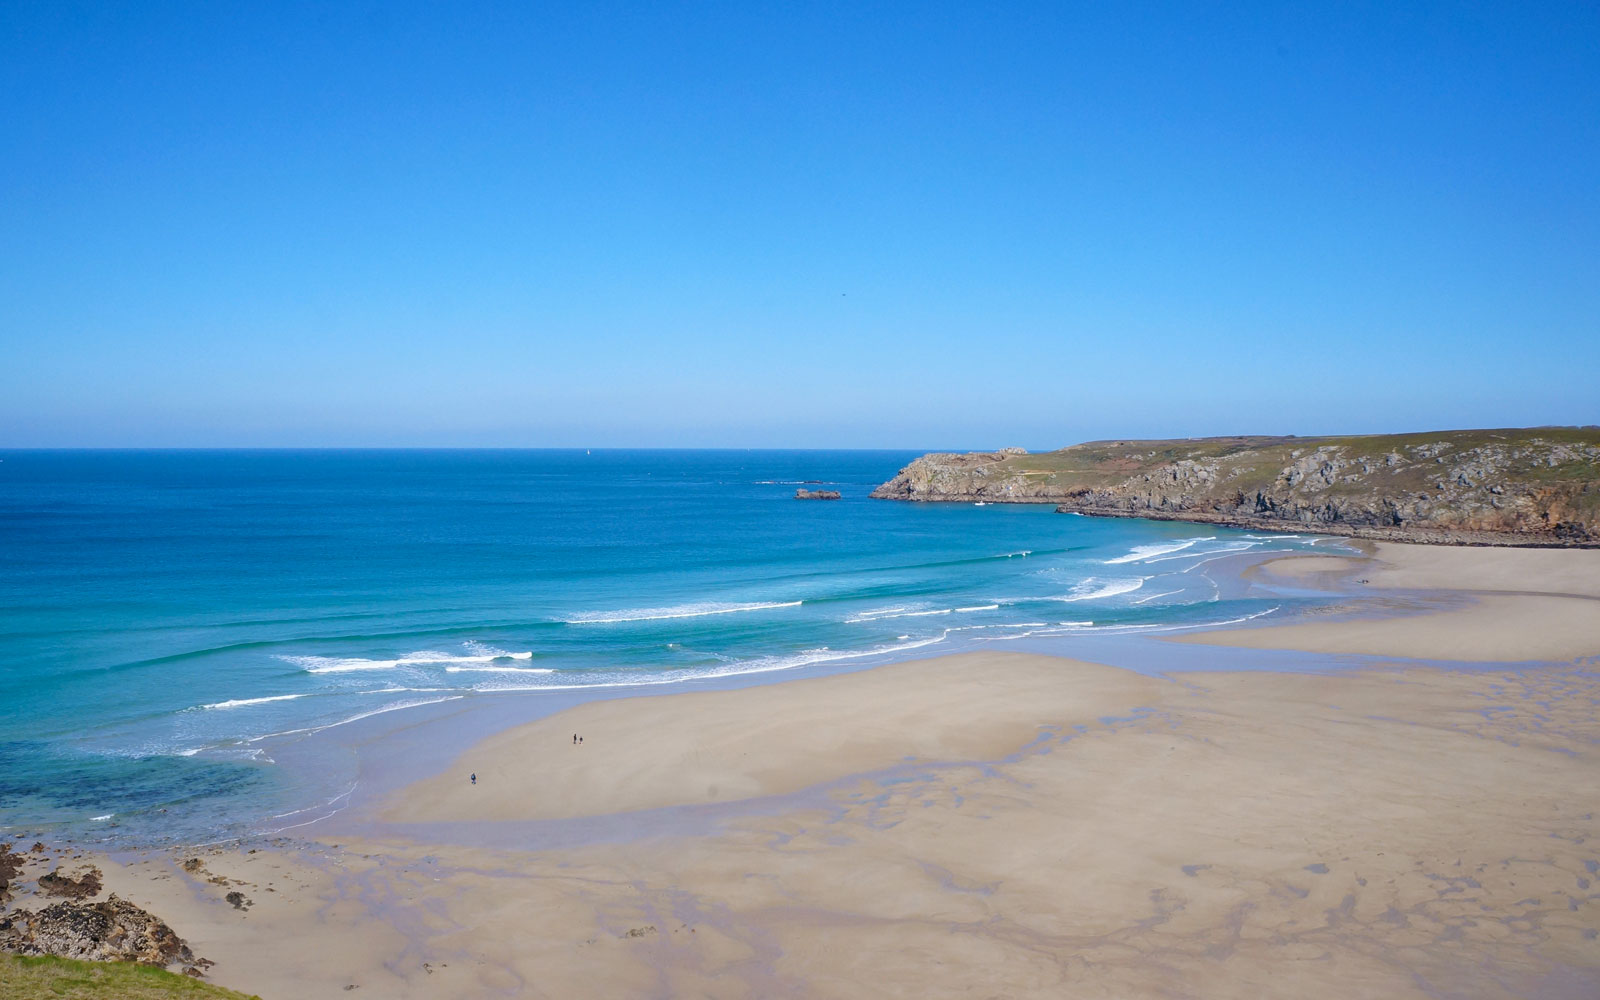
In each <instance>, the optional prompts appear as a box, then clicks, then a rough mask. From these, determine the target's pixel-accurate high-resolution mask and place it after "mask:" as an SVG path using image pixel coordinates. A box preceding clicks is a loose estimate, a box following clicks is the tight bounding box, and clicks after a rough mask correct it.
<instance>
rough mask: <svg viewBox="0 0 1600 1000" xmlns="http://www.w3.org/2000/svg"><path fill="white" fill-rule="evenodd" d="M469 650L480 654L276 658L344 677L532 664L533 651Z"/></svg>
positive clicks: (474, 645)
mask: <svg viewBox="0 0 1600 1000" xmlns="http://www.w3.org/2000/svg"><path fill="white" fill-rule="evenodd" d="M464 645H466V646H467V647H468V648H469V649H474V650H479V651H480V652H475V653H473V654H472V655H469V656H458V655H456V654H454V653H443V652H440V651H438V650H433V649H421V650H417V651H416V652H414V653H407V654H405V655H404V656H398V657H395V658H394V659H392V660H368V659H363V658H361V657H357V656H279V657H278V659H280V660H283V661H284V662H285V663H293V664H294V665H295V666H297V667H299V668H300V669H302V670H304V671H305V672H306V673H308V674H343V673H349V672H351V671H356V670H394V669H396V668H397V667H417V666H441V665H445V664H452V663H493V662H494V661H495V660H531V659H533V653H532V651H529V652H525V653H510V652H504V651H501V650H497V649H493V648H492V647H488V646H484V645H482V644H481V643H465V644H464Z"/></svg>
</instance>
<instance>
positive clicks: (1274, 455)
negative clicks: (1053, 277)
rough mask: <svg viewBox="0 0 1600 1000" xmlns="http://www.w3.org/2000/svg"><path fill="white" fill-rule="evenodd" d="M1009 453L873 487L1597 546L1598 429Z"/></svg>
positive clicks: (1420, 536)
mask: <svg viewBox="0 0 1600 1000" xmlns="http://www.w3.org/2000/svg"><path fill="white" fill-rule="evenodd" d="M1019 451H1020V450H1019V449H1010V448H1008V449H1005V450H1003V451H998V452H977V453H972V454H965V455H956V454H931V455H924V456H923V457H921V458H919V459H917V460H916V461H914V462H912V463H911V464H910V465H908V466H906V467H905V468H904V469H902V470H900V474H899V475H897V476H895V478H894V479H892V480H890V481H889V482H887V483H885V484H883V485H882V486H880V487H878V488H877V489H876V490H873V492H872V496H874V497H877V498H879V499H890V500H949V501H974V502H975V501H980V500H981V501H987V502H991V503H1054V504H1057V505H1058V506H1057V508H1056V509H1057V510H1059V511H1061V512H1063V513H1075V514H1092V515H1100V516H1110V517H1146V518H1154V519H1158V520H1178V521H1199V522H1204V523H1208V524H1225V525H1234V526H1238V527H1247V528H1263V529H1268V530H1280V531H1281V530H1284V529H1291V530H1302V531H1316V532H1319V533H1325V534H1338V535H1354V536H1359V537H1363V538H1381V539H1388V540H1393V541H1410V542H1443V543H1450V544H1468V545H1583V546H1589V545H1600V428H1595V427H1581V428H1577V427H1539V428H1531V429H1523V430H1488V431H1442V432H1432V433H1423V434H1396V435H1375V436H1364V437H1340V438H1331V437H1330V438H1295V437H1229V438H1194V439H1187V440H1176V441H1095V442H1090V443H1088V444H1080V445H1074V446H1072V447H1070V448H1063V449H1061V450H1060V451H1053V452H1044V453H1040V454H1034V455H1028V454H1025V453H1019Z"/></svg>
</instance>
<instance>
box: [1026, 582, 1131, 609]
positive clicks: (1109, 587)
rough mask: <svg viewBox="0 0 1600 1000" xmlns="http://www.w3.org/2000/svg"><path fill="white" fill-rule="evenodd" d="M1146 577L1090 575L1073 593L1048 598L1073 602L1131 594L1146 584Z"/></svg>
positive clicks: (1074, 588) (1073, 589)
mask: <svg viewBox="0 0 1600 1000" xmlns="http://www.w3.org/2000/svg"><path fill="white" fill-rule="evenodd" d="M1144 580H1145V578H1144V577H1142V576H1139V577H1132V578H1127V579H1119V580H1101V579H1099V578H1098V577H1093V576H1091V577H1089V578H1088V579H1087V580H1084V581H1083V582H1082V583H1080V584H1078V585H1077V586H1076V587H1073V588H1072V593H1070V594H1067V595H1065V596H1063V597H1050V598H1046V600H1051V601H1061V602H1063V603H1066V604H1071V603H1073V602H1076V601H1098V600H1101V599H1102V598H1106V597H1116V596H1117V595H1118V594H1129V593H1132V592H1133V591H1135V590H1138V589H1139V588H1140V587H1142V586H1144Z"/></svg>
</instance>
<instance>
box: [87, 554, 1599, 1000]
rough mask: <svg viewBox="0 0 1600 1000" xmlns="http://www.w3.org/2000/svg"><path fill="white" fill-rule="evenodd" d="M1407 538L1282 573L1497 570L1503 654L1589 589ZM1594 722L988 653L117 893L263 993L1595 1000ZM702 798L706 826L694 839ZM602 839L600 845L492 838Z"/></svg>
mask: <svg viewBox="0 0 1600 1000" xmlns="http://www.w3.org/2000/svg"><path fill="white" fill-rule="evenodd" d="M1390 548H1391V546H1387V545H1385V546H1380V547H1379V548H1378V549H1377V552H1376V555H1377V556H1378V557H1381V558H1382V559H1383V560H1384V562H1385V563H1386V564H1387V565H1384V566H1379V565H1377V564H1376V563H1364V564H1362V565H1360V566H1348V565H1346V566H1328V565H1326V564H1320V563H1319V564H1315V565H1312V566H1310V567H1309V568H1308V567H1306V566H1300V567H1295V566H1288V567H1284V566H1275V567H1270V568H1269V570H1268V571H1270V572H1277V573H1280V574H1284V575H1285V578H1287V577H1288V575H1292V574H1295V573H1301V572H1302V571H1303V572H1309V573H1326V572H1329V571H1332V572H1335V573H1341V574H1342V573H1347V572H1349V571H1352V570H1354V571H1356V572H1357V573H1358V575H1357V577H1356V578H1357V579H1367V580H1369V581H1370V582H1369V583H1368V584H1366V585H1360V586H1365V587H1370V588H1375V589H1376V588H1393V589H1394V590H1396V591H1397V592H1398V591H1399V590H1407V589H1416V588H1418V587H1423V586H1427V587H1435V586H1437V585H1436V584H1431V583H1429V584H1424V583H1419V582H1418V581H1424V580H1428V579H1429V576H1428V574H1443V575H1445V576H1448V577H1449V578H1450V579H1452V580H1456V581H1458V582H1460V583H1461V584H1462V585H1463V586H1468V587H1470V586H1471V585H1472V584H1475V583H1481V584H1483V586H1481V587H1478V588H1476V589H1478V590H1485V591H1487V590H1495V591H1500V592H1501V593H1498V594H1493V595H1482V594H1471V593H1461V594H1458V595H1456V597H1455V598H1454V599H1455V600H1456V601H1457V603H1459V604H1462V605H1463V606H1465V605H1466V603H1467V602H1470V601H1473V600H1479V599H1483V598H1485V597H1486V596H1489V597H1494V598H1495V600H1496V601H1497V602H1498V601H1501V599H1505V600H1506V601H1509V603H1499V604H1498V605H1497V610H1496V611H1495V615H1498V616H1504V617H1497V618H1494V619H1492V620H1493V621H1495V622H1496V623H1497V625H1496V628H1495V630H1494V631H1496V632H1498V631H1502V630H1504V629H1506V628H1511V627H1513V626H1516V625H1517V623H1518V622H1523V621H1524V620H1525V616H1527V615H1529V614H1533V613H1536V612H1537V609H1538V608H1540V607H1544V608H1549V609H1554V608H1560V607H1561V604H1560V602H1562V601H1567V600H1572V599H1573V598H1560V597H1527V595H1530V594H1538V593H1539V592H1540V591H1539V588H1541V587H1546V588H1551V589H1553V590H1555V592H1557V593H1562V594H1578V593H1583V592H1584V588H1589V589H1594V587H1595V585H1596V581H1597V580H1600V575H1597V574H1596V572H1595V571H1596V570H1600V552H1589V553H1548V554H1545V553H1531V554H1525V553H1523V552H1517V551H1508V550H1465V551H1469V552H1470V553H1471V554H1472V555H1473V556H1474V557H1476V560H1477V562H1476V563H1475V565H1477V566H1478V567H1479V571H1480V573H1481V575H1479V576H1477V577H1473V576H1471V575H1470V574H1468V573H1466V572H1465V571H1464V570H1463V569H1462V568H1461V566H1458V565H1449V566H1440V565H1439V564H1437V563H1429V562H1427V558H1428V555H1427V554H1428V553H1429V552H1446V553H1455V552H1459V551H1463V550H1441V549H1428V550H1424V552H1423V553H1422V554H1421V555H1419V556H1415V557H1413V556H1411V555H1408V554H1406V553H1405V552H1401V553H1399V554H1396V553H1391V552H1389V551H1388V550H1389V549H1390ZM1498 555H1509V556H1512V557H1514V561H1515V562H1518V563H1519V564H1521V565H1519V566H1517V567H1513V569H1515V572H1512V571H1511V570H1508V569H1505V567H1504V566H1501V565H1500V564H1499V563H1497V562H1496V559H1495V557H1496V556H1498ZM1529 555H1532V556H1541V555H1551V556H1559V557H1562V559H1563V560H1564V561H1566V562H1569V563H1570V564H1571V565H1572V566H1573V567H1575V568H1572V569H1559V568H1558V569H1557V570H1555V571H1553V575H1552V573H1546V572H1544V571H1543V569H1542V568H1541V567H1545V568H1547V567H1548V564H1547V563H1543V562H1541V561H1540V560H1538V559H1533V560H1529V559H1528V556H1529ZM1573 555H1576V556H1582V557H1583V559H1579V560H1573V559H1570V558H1568V557H1570V556H1573ZM1446 558H1447V559H1450V560H1454V559H1456V558H1457V557H1456V556H1455V555H1453V554H1452V555H1449V556H1447V557H1446ZM1530 566H1531V567H1532V568H1531V569H1530V568H1529V567H1530ZM1497 567H1498V568H1497ZM1562 574H1565V575H1564V576H1563V575H1562ZM1397 581H1398V582H1397ZM1302 582H1304V579H1303V578H1302ZM1506 591H1514V592H1515V593H1505V592H1506ZM1445 596H1448V595H1445ZM1517 597H1526V598H1527V599H1526V600H1523V601H1516V600H1511V599H1512V598H1517ZM1528 601H1534V602H1541V601H1542V602H1545V603H1543V604H1529V603H1528ZM1551 601H1554V602H1556V603H1554V604H1551V603H1549V602H1551ZM1473 607H1481V605H1473ZM1461 613H1462V612H1461V611H1459V610H1452V611H1446V612H1444V613H1443V614H1439V615H1413V616H1408V617H1405V618H1402V619H1397V620H1396V622H1395V626H1394V627H1395V628H1396V629H1399V631H1398V632H1397V633H1396V635H1404V636H1405V637H1406V640H1405V641H1406V642H1408V643H1413V644H1414V646H1412V647H1408V648H1416V649H1418V650H1423V651H1426V655H1428V656H1429V657H1430V658H1436V659H1443V658H1448V657H1450V656H1452V655H1454V654H1455V652H1456V651H1457V647H1456V646H1452V645H1451V644H1450V642H1451V641H1452V638H1451V637H1452V636H1453V635H1455V634H1457V633H1459V631H1460V629H1461V628H1462V627H1463V626H1462V624H1461V623H1460V622H1456V623H1454V624H1449V625H1446V626H1441V625H1440V624H1439V623H1438V622H1437V621H1434V620H1432V619H1439V618H1449V617H1450V616H1452V615H1459V614H1461ZM1479 613H1480V614H1482V612H1479ZM1538 613H1545V612H1538ZM1547 613H1549V614H1555V615H1564V614H1567V612H1566V611H1555V610H1550V611H1548V612H1547ZM1321 625H1327V626H1328V627H1329V628H1330V629H1332V631H1331V632H1328V633H1326V634H1320V633H1316V632H1305V631H1302V632H1299V633H1296V636H1295V641H1296V642H1298V643H1300V644H1301V646H1303V647H1308V648H1322V649H1331V648H1333V646H1334V645H1335V644H1336V642H1337V641H1338V640H1339V639H1340V637H1341V636H1342V635H1343V634H1344V633H1343V632H1342V631H1341V630H1342V629H1344V628H1345V626H1342V625H1339V624H1335V623H1317V624H1316V625H1315V626H1313V625H1296V626H1291V627H1290V628H1294V629H1302V630H1304V629H1311V628H1314V627H1320V626H1321ZM1549 630H1550V629H1549V628H1548V625H1547V623H1543V624H1539V625H1538V626H1537V627H1535V626H1528V627H1526V628H1521V627H1519V630H1518V631H1517V632H1515V633H1514V634H1515V635H1516V636H1520V637H1522V638H1517V639H1515V640H1514V644H1515V649H1516V650H1517V651H1519V652H1525V653H1527V654H1528V655H1525V656H1518V657H1516V658H1517V659H1537V658H1544V657H1548V656H1549V650H1550V649H1552V648H1555V647H1553V646H1550V645H1542V644H1541V643H1544V642H1545V637H1544V633H1545V632H1547V631H1549ZM1269 631H1272V630H1270V629H1260V630H1242V631H1232V632H1227V633H1215V634H1214V635H1215V636H1227V637H1229V638H1230V640H1231V641H1238V640H1237V638H1236V637H1238V636H1240V635H1250V634H1251V633H1253V632H1263V633H1265V632H1269ZM1573 634H1575V635H1578V636H1579V638H1581V637H1582V635H1584V634H1586V633H1582V632H1581V630H1578V631H1577V632H1575V633H1573ZM1563 641H1565V640H1563ZM1319 644H1321V645H1320V646H1319ZM1580 647H1581V643H1578V644H1577V646H1570V647H1562V648H1580ZM1171 648H1172V655H1173V656H1174V657H1175V658H1176V657H1181V656H1183V655H1184V654H1185V652H1186V647H1184V646H1182V645H1180V644H1177V643H1174V644H1172V646H1171ZM1595 652H1597V653H1600V649H1597V650H1595ZM1597 720H1600V671H1597V670H1596V669H1595V667H1594V665H1593V664H1592V663H1575V662H1556V663H1547V664H1542V665H1533V666H1517V667H1507V666H1486V665H1483V664H1481V663H1480V664H1478V665H1475V666H1471V667H1467V668H1463V669H1449V668H1443V667H1437V666H1422V665H1417V664H1415V663H1406V662H1403V661H1395V662H1379V663H1375V664H1373V665H1372V666H1369V667H1367V668H1364V669H1359V670H1349V671H1344V672H1339V673H1329V674H1304V673H1300V674H1289V673H1282V674H1275V673H1262V672H1249V673H1246V672H1237V673H1234V672H1213V673H1187V674H1182V675H1174V678H1173V679H1163V678H1152V677H1147V676H1142V675H1139V674H1134V673H1131V672H1126V671H1121V670H1117V669H1114V668H1111V667H1105V666H1099V665H1095V664H1088V663H1081V662H1077V661H1073V660H1067V659H1061V658H1055V657H1044V656H1035V655H1028V654H1020V653H993V654H968V655H963V656H956V657H943V658H938V659H931V660H923V661H915V662H910V663H902V664H896V665H892V666H888V667H880V668H875V669H873V670H869V671H864V672H861V673H855V674H845V675H840V676H834V677H826V678H819V679H809V680H802V681H793V682H787V683H779V684H772V685H766V686H761V687H754V688H747V689H742V690H737V691H722V692H700V693H686V694H672V695H656V696H651V697H641V698H633V699H626V700H619V701H612V702H606V703H599V704H589V705H585V706H581V707H579V708H576V709H573V710H570V711H568V712H565V713H562V714H560V715H556V716H553V717H551V718H549V719H546V720H541V721H538V722H534V723H530V724H528V725H526V726H523V727H519V728H516V729H513V730H509V731H507V732H504V733H501V734H498V735H496V736H493V737H490V738H489V739H488V740H486V741H485V742H483V743H481V744H479V745H478V746H476V747H474V748H473V749H471V750H469V751H468V752H467V753H466V754H465V755H463V756H462V757H461V759H459V760H457V761H456V762H455V763H454V765H453V766H452V767H451V769H450V770H449V771H448V772H447V773H446V774H444V775H441V776H438V777H436V778H431V779H428V780H424V781H421V782H418V783H417V784H415V785H413V786H411V787H409V788H407V789H404V790H402V791H401V792H400V793H399V794H397V795H396V796H394V797H393V799H392V800H390V801H389V802H387V803H385V804H384V805H383V807H382V809H381V810H380V812H379V814H378V815H375V816H373V817H370V818H369V819H368V820H367V821H365V822H364V823H363V824H361V825H360V827H359V829H360V836H359V837H357V836H353V835H350V836H339V837H338V838H337V839H334V838H332V837H328V838H326V839H324V841H323V842H321V843H317V844H310V843H294V844H291V843H288V842H280V843H278V844H276V845H261V844H253V845H245V846H242V847H233V846H229V847H214V848H206V849H203V850H200V851H185V852H175V853H174V854H172V855H170V856H168V855H153V856H149V857H144V858H136V859H127V860H129V862H130V863H129V864H128V865H127V866H125V867H115V868H108V869H107V881H108V883H109V884H110V887H111V888H112V889H113V890H115V891H117V892H120V893H122V894H123V895H125V896H128V897H129V898H132V899H134V900H135V901H137V902H140V903H142V904H144V905H147V906H149V907H150V908H151V909H153V910H154V911H156V912H157V913H160V914H161V915H162V916H163V917H165V918H166V919H167V920H168V921H169V922H170V923H171V924H172V925H173V926H174V927H175V928H176V929H177V930H178V931H179V933H181V934H183V935H184V936H185V937H187V938H188V939H189V941H190V942H191V944H192V945H193V946H194V947H195V950H196V951H197V952H198V953H199V954H202V955H204V956H206V957H207V958H210V959H212V960H214V961H215V962H216V963H217V964H216V966H215V967H214V968H213V969H212V970H211V973H210V974H211V978H213V979H214V980H215V981H218V982H220V983H222V984H224V985H228V986H232V987H234V988H239V989H245V990H248V991H251V992H255V993H259V994H260V995H262V996H263V997H265V998H267V1000H278V998H293V997H334V996H339V997H348V996H351V995H355V996H383V997H413V996H415V997H424V996H426V997H484V996H519V997H521V996H527V997H563V998H565V997H572V996H614V997H632V996H641V997H643V996H661V997H667V996H709V997H745V996H764V997H785V996H793V997H811V996H819V997H880V996H907V997H911V996H915V997H925V996H985V997H986V996H1008V997H1017V996H1024V997H1059V996H1107V997H1129V996H1172V997H1188V996H1205V997H1259V996H1295V997H1340V998H1344V997H1352V996H1355V997H1361V996H1370V997H1441V996H1448V997H1526V996H1534V997H1557V998H1564V997H1574V998H1575V997H1592V996H1595V995H1600V941H1597V938H1600V820H1597V819H1596V816H1597V814H1600V721H1597ZM574 732H579V733H582V734H583V735H584V737H585V742H584V745H583V746H582V747H581V748H579V747H573V746H572V745H571V742H570V741H571V737H572V734H573V733H574ZM472 771H476V773H477V774H478V776H479V780H480V783H479V785H478V786H476V787H474V786H471V785H469V784H468V783H467V779H466V776H467V774H468V773H469V772H472ZM741 803H742V804H741ZM712 806H715V807H716V808H718V809H722V810H728V811H726V812H724V813H719V814H718V815H719V816H720V817H721V818H720V819H719V820H718V821H717V823H716V824H715V825H714V828H713V829H711V830H710V831H709V832H704V833H699V834H696V835H693V836H684V835H680V834H678V833H676V832H675V830H676V827H674V826H673V825H672V824H671V822H670V820H671V818H672V817H674V816H677V815H683V814H693V813H695V811H696V810H705V809H707V808H710V807H712ZM642 810H648V811H642ZM580 817H590V818H592V819H594V822H595V823H596V824H598V825H597V829H603V830H605V831H606V833H605V835H604V836H601V837H597V838H596V839H595V840H594V841H593V842H592V843H588V844H584V845H581V846H576V847H565V848H562V849H560V850H515V849H507V848H506V847H504V846H501V847H499V848H494V849H491V848H488V847H484V846H472V845H474V844H482V843H485V842H487V841H486V840H485V839H484V836H483V835H485V834H486V833H489V832H496V831H498V833H499V834H500V835H499V836H498V837H497V838H495V839H496V842H498V843H501V844H502V845H503V844H504V843H505V842H506V841H507V839H508V838H509V839H510V840H511V841H515V839H516V836H518V835H519V831H528V832H529V833H530V835H531V834H532V833H533V832H535V831H537V830H538V829H540V828H541V825H542V824H551V823H564V822H571V821H573V820H574V819H575V818H580ZM606 817H609V818H606ZM349 829H351V830H355V829H357V826H356V825H355V824H354V821H352V825H351V826H350V827H349ZM250 849H256V853H247V852H248V851H249V850H250ZM191 856H192V857H198V858H199V859H200V865H199V866H198V870H196V871H187V870H184V869H183V868H181V867H180V866H179V862H181V861H182V860H183V859H185V858H188V857H191ZM217 879H221V880H222V881H221V882H218V881H215V880H217ZM269 890H270V891H269ZM229 891H239V892H242V893H243V894H244V896H245V898H246V899H247V900H249V901H250V902H249V906H248V908H247V909H243V910H239V909H235V908H234V907H233V906H232V905H231V904H229V903H227V902H226V901H225V899H224V898H223V897H224V895H225V893H226V892H229ZM352 986H354V987H356V988H357V989H356V990H350V989H348V987H352Z"/></svg>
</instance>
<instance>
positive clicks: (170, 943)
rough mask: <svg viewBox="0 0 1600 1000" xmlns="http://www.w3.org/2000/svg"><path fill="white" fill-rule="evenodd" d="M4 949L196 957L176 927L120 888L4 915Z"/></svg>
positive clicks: (165, 961)
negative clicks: (99, 896)
mask: <svg viewBox="0 0 1600 1000" xmlns="http://www.w3.org/2000/svg"><path fill="white" fill-rule="evenodd" d="M0 951H10V952H16V953H17V954H19V955H59V956H61V957H63V958H81V959H88V960H91V961H104V960H122V961H133V962H144V963H146V964H149V965H162V966H165V965H170V964H171V963H173V962H184V963H193V962H194V961H195V958H194V954H193V953H192V952H191V951H190V950H189V946H188V945H187V944H185V943H184V941H183V939H182V938H180V937H178V935H177V934H176V933H175V932H174V931H173V930H172V928H171V927H168V926H167V925H166V924H165V923H163V922H162V921H161V920H160V919H159V918H157V917H156V916H155V914H153V913H151V912H149V911H148V910H144V909H141V908H140V907H138V906H135V905H134V904H133V903H130V902H128V901H127V900H125V899H122V898H121V897H119V896H117V895H116V894H112V895H111V896H110V897H109V898H107V899H105V900H103V901H101V902H97V903H56V904H54V905H51V906H47V907H45V908H44V909H42V910H15V911H12V912H10V913H7V914H5V915H4V916H0Z"/></svg>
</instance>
